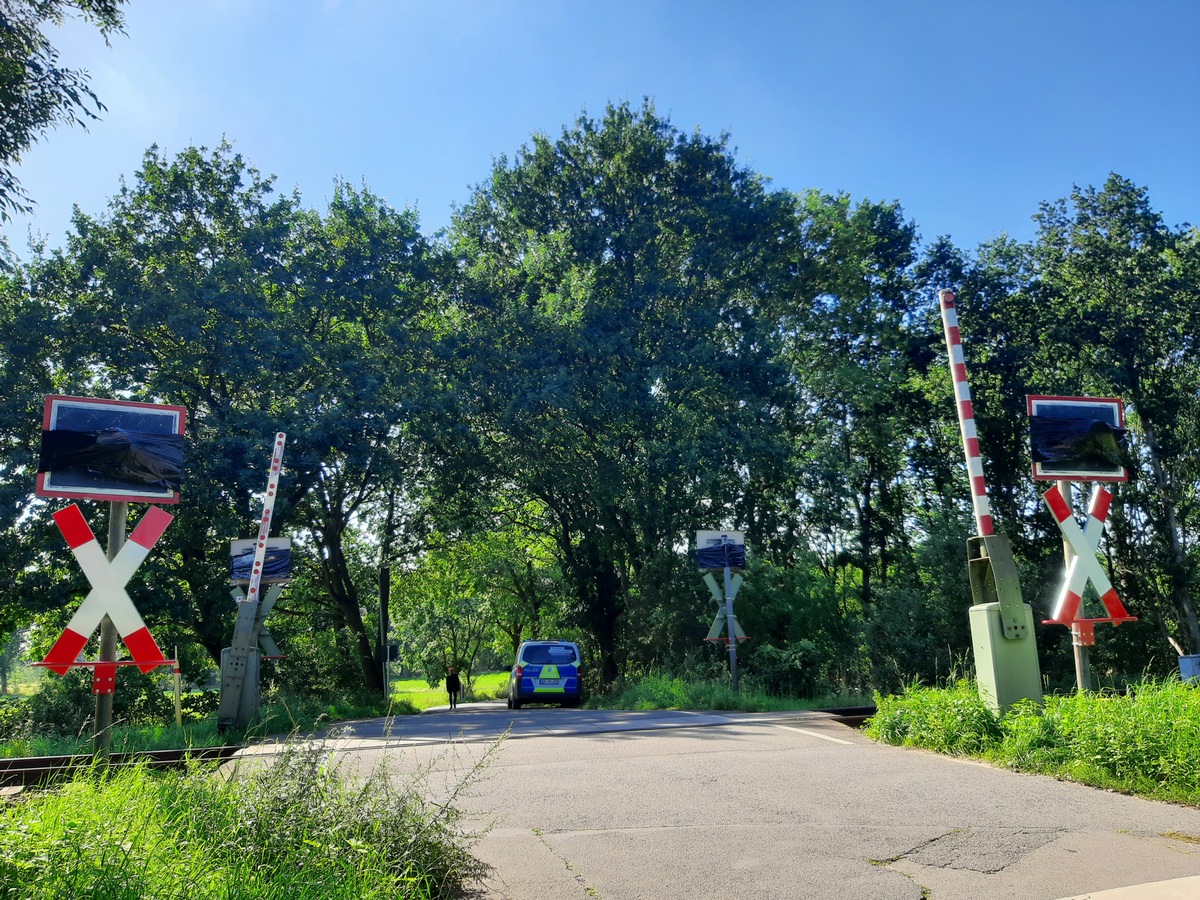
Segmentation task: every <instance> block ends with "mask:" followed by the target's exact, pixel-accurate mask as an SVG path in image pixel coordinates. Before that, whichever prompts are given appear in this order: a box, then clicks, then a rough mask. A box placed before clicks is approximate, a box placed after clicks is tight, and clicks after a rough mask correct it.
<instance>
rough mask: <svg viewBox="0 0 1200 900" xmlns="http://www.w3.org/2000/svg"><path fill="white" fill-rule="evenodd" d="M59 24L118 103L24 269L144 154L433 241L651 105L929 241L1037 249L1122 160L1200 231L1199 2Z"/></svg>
mask: <svg viewBox="0 0 1200 900" xmlns="http://www.w3.org/2000/svg"><path fill="white" fill-rule="evenodd" d="M53 39H54V41H55V43H56V45H57V46H58V47H59V49H60V51H61V55H62V61H63V63H65V64H67V65H71V66H74V67H82V68H85V69H87V70H88V71H89V72H90V74H91V77H92V84H93V87H94V89H95V90H96V92H97V93H98V94H99V95H100V97H101V99H102V100H103V101H104V103H105V104H106V105H107V106H108V111H107V112H106V113H105V114H104V118H103V121H101V122H99V123H95V124H93V125H92V126H91V128H90V130H89V131H83V130H81V129H78V128H74V129H65V128H64V129H58V130H56V131H52V132H51V133H50V134H49V135H48V136H47V137H46V138H44V139H43V141H42V142H40V143H39V144H37V145H35V146H34V147H33V148H32V149H31V150H30V151H29V152H28V153H26V155H25V158H24V161H23V163H22V165H21V166H20V167H19V169H18V176H19V177H20V178H21V180H22V182H23V184H24V187H25V188H26V190H27V191H28V192H29V193H30V194H31V195H32V196H33V198H34V199H35V200H36V201H37V204H38V205H37V207H36V210H35V212H34V214H33V215H32V216H30V217H20V218H16V219H14V220H13V221H10V222H9V223H7V225H6V226H5V228H4V231H5V234H6V235H7V236H8V239H9V242H10V244H11V246H12V249H13V250H14V251H16V252H17V253H18V255H22V256H24V255H25V245H26V234H27V232H28V230H29V229H30V228H32V229H33V231H34V233H35V234H37V235H40V236H43V237H45V238H46V239H47V241H48V242H49V243H50V245H51V246H56V245H59V244H61V243H62V242H63V241H64V235H65V233H66V231H67V229H68V227H69V222H70V213H71V207H72V204H78V205H79V206H80V208H81V209H82V210H83V211H84V212H86V213H89V214H92V215H98V214H101V213H103V211H104V209H105V205H106V203H107V200H108V198H109V197H111V196H112V195H113V194H115V193H116V192H117V190H118V189H119V187H120V179H121V177H122V176H125V177H128V178H132V176H133V174H134V173H135V172H136V171H137V169H138V166H139V164H140V161H141V158H142V154H143V152H144V151H145V150H146V148H147V147H149V146H150V145H151V144H158V145H159V146H160V148H162V149H163V150H164V151H165V152H167V153H168V154H171V155H174V154H175V153H177V152H178V151H180V150H182V149H183V148H184V147H187V146H189V145H200V146H207V147H213V146H215V145H216V144H217V143H218V142H219V141H220V140H221V138H222V136H225V137H228V138H229V139H230V140H231V141H232V142H233V143H234V146H235V148H236V149H237V150H238V151H239V152H241V153H242V154H243V156H244V157H245V158H246V159H247V160H248V161H249V162H251V163H252V164H253V165H255V166H256V167H257V168H258V169H260V170H261V171H262V172H264V173H267V174H274V175H276V176H278V183H279V187H280V188H281V189H284V190H289V191H290V190H291V189H292V188H293V187H294V188H297V189H298V190H299V192H300V194H301V197H302V200H303V202H304V204H305V205H307V206H310V207H317V208H323V207H324V205H325V203H326V201H327V199H328V197H329V195H330V193H331V188H332V185H333V182H334V179H335V177H340V178H344V179H347V180H349V181H351V182H353V183H355V184H362V183H365V184H367V185H368V186H369V187H370V188H371V189H372V190H373V191H375V192H376V193H378V194H380V195H382V196H383V197H385V198H386V199H387V200H388V201H389V202H390V203H391V204H392V205H393V206H397V207H403V206H416V207H417V209H418V210H419V212H420V217H421V223H422V229H423V230H424V231H426V232H427V233H432V232H433V231H435V230H437V229H438V228H441V227H444V226H446V225H447V224H449V221H450V216H451V212H452V209H453V206H454V205H455V204H460V205H461V204H462V203H464V202H465V201H466V200H467V198H468V197H469V196H470V189H471V187H472V186H473V185H475V184H478V183H480V182H482V181H484V180H486V179H487V177H488V175H489V172H490V170H491V165H492V161H493V160H494V159H495V158H496V157H499V156H502V155H507V156H508V157H509V158H512V157H513V156H514V155H515V153H516V152H517V151H518V150H519V149H520V147H521V146H522V144H524V143H526V142H527V141H528V139H529V136H530V135H531V134H532V133H534V132H543V133H547V134H550V135H557V134H558V133H559V132H560V131H561V130H562V128H563V126H564V125H566V124H569V123H570V122H572V121H573V120H574V119H575V118H576V117H577V116H578V115H579V114H580V113H583V112H585V111H586V112H587V113H588V114H589V115H592V116H596V117H598V116H599V115H600V114H601V113H602V112H603V109H604V106H605V104H606V103H607V102H609V101H612V102H620V101H624V100H628V101H630V102H631V103H633V104H635V105H636V104H639V103H640V102H641V99H642V97H643V96H646V97H649V98H651V100H652V101H653V102H654V104H655V106H656V109H657V110H658V112H659V113H660V114H663V115H666V116H668V117H669V118H670V120H671V122H672V123H673V124H674V125H675V126H676V127H678V128H680V129H681V130H684V131H692V130H694V129H697V128H699V129H700V130H701V131H703V132H704V133H706V134H710V135H716V134H720V133H721V132H728V133H729V135H730V138H731V143H732V145H733V146H734V147H735V148H736V150H737V155H738V158H739V160H740V161H741V162H742V163H743V164H744V165H746V166H749V167H750V168H752V169H754V170H756V171H758V172H760V173H761V174H763V175H765V176H767V177H768V178H770V179H771V183H772V185H773V186H774V187H776V188H782V189H787V190H797V191H799V190H804V189H806V188H818V189H821V190H824V191H828V192H846V193H848V194H850V195H851V196H852V197H853V198H855V199H859V200H861V199H871V200H899V201H900V203H901V204H902V205H903V207H904V209H905V211H906V213H907V215H908V216H909V217H910V218H911V219H913V220H915V221H916V223H917V225H918V229H919V231H920V233H921V235H922V237H923V238H924V239H925V240H926V241H929V240H932V239H933V238H934V237H936V236H938V235H942V234H949V235H950V236H951V237H952V238H953V239H954V240H955V242H956V243H957V244H959V245H960V246H962V247H965V248H968V249H971V248H974V247H975V245H976V244H978V243H979V242H980V241H983V240H986V239H988V238H990V237H993V236H995V235H998V234H1000V233H1007V234H1009V235H1012V236H1013V237H1016V238H1019V239H1028V238H1030V237H1032V235H1033V231H1034V229H1033V224H1032V222H1031V221H1030V217H1031V216H1032V215H1033V214H1034V213H1035V212H1036V210H1037V206H1038V203H1039V202H1040V201H1044V200H1054V199H1057V198H1059V197H1064V196H1066V195H1067V194H1068V193H1069V192H1070V190H1071V186H1072V185H1073V184H1080V185H1089V184H1092V185H1097V186H1099V185H1100V184H1101V183H1102V182H1103V181H1104V179H1105V177H1106V176H1107V174H1108V173H1109V172H1110V171H1116V172H1118V173H1120V174H1121V175H1124V176H1126V177H1128V178H1130V179H1132V180H1133V181H1134V182H1136V183H1138V184H1140V185H1143V186H1145V187H1147V188H1149V191H1150V198H1151V202H1152V204H1153V205H1154V207H1155V208H1156V209H1158V210H1159V211H1161V212H1162V213H1163V215H1164V218H1165V219H1166V221H1167V223H1168V224H1171V225H1178V224H1182V223H1184V222H1192V223H1200V49H1198V48H1200V2H1195V0H1139V2H1115V0H1112V2H1110V0H1059V2H1055V0H1032V2H1030V0H1007V2H993V3H989V2H984V0H955V2H951V0H943V2H932V0H931V2H923V0H909V2H904V0H889V2H883V0H879V2H876V0H861V2H854V0H842V2H835V0H827V2H803V0H796V2H783V0H742V2H737V3H734V2H715V0H607V2H598V0H570V2H568V0H523V2H517V0H423V2H413V0H186V2H185V0H132V2H130V3H129V4H128V6H127V23H126V34H125V35H117V36H114V37H113V39H112V43H111V47H106V46H105V44H104V41H103V40H102V39H101V38H100V37H99V36H98V35H97V34H96V33H95V32H94V30H91V29H89V28H86V27H83V26H78V25H69V26H67V27H66V28H64V29H61V30H56V31H55V33H54V35H53Z"/></svg>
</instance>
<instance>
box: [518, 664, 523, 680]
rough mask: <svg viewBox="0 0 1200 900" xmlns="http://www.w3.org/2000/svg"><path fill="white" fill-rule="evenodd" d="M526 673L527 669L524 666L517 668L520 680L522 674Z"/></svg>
mask: <svg viewBox="0 0 1200 900" xmlns="http://www.w3.org/2000/svg"><path fill="white" fill-rule="evenodd" d="M524 672H525V667H524V666H517V677H518V678H520V677H521V675H522V674H524Z"/></svg>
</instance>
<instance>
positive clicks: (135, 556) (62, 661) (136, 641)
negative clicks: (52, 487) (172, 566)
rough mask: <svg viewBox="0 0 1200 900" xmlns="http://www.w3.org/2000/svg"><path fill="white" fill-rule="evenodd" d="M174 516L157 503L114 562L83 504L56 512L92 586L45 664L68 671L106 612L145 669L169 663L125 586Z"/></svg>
mask: <svg viewBox="0 0 1200 900" xmlns="http://www.w3.org/2000/svg"><path fill="white" fill-rule="evenodd" d="M173 518H174V517H173V516H172V515H171V514H170V513H168V512H166V511H165V510H162V509H159V508H158V507H157V506H151V507H150V509H149V510H148V511H147V512H146V514H145V515H144V516H142V519H141V521H140V522H138V524H137V527H136V528H135V529H134V530H133V534H132V535H130V537H129V540H128V541H126V542H125V544H124V545H123V546H122V547H121V549H120V551H119V552H118V553H117V554H116V556H115V557H114V558H113V560H112V561H111V562H110V561H109V560H108V559H107V558H106V557H105V554H104V551H103V550H101V549H100V542H99V541H97V540H96V536H95V535H94V534H93V533H92V529H91V528H90V527H89V526H88V523H87V520H86V519H84V517H83V513H82V512H81V511H80V509H79V506H78V505H76V504H74V503H72V504H71V505H70V506H68V507H67V508H66V509H63V510H60V511H58V512H56V513H54V521H55V524H57V525H58V529H59V531H61V532H62V535H63V537H64V538H66V541H67V546H68V547H70V548H71V552H72V553H73V554H74V556H75V558H76V559H77V560H78V561H79V565H80V568H82V569H83V573H84V574H85V575H86V576H87V579H88V582H89V583H90V584H91V585H92V589H91V591H90V592H89V593H88V595H87V597H85V598H84V601H83V603H82V604H80V606H79V609H77V610H76V611H75V615H73V616H72V617H71V621H70V622H68V623H67V627H66V628H65V629H63V633H62V634H61V635H60V636H59V638H58V640H57V641H55V642H54V646H53V647H51V648H50V652H49V653H47V654H46V658H45V659H44V660H43V664H44V665H45V666H46V667H47V668H49V669H52V670H53V671H55V672H57V673H58V674H59V675H65V674H66V673H67V670H68V669H70V668H71V666H72V665H74V664H75V660H76V658H77V657H78V656H79V654H80V652H81V651H82V650H83V648H84V647H85V646H86V645H87V642H88V639H89V638H90V637H91V635H92V633H93V632H94V631H95V630H96V627H97V626H98V625H99V624H100V623H101V621H102V620H103V619H104V616H105V615H107V616H108V617H109V618H110V619H111V620H112V622H113V624H114V625H115V626H116V628H117V632H118V633H119V634H120V635H121V638H122V639H123V640H124V641H125V646H126V647H128V648H129V654H130V656H132V657H133V659H134V662H136V664H137V666H138V668H139V669H141V670H142V671H143V672H149V671H150V670H151V669H154V668H156V667H157V666H161V665H164V664H166V662H167V660H166V659H165V658H164V657H163V655H162V651H161V650H159V648H158V644H157V643H155V640H154V637H153V636H152V635H151V634H150V630H149V629H148V628H147V627H146V623H145V622H143V621H142V617H141V616H140V615H139V614H138V611H137V608H136V607H135V606H134V605H133V601H132V600H131V599H130V598H129V594H128V593H126V591H125V585H126V584H128V583H129V579H130V578H132V577H133V573H134V572H136V571H137V568H138V566H140V565H141V564H142V562H143V561H145V559H146V557H147V556H148V555H149V554H150V550H151V549H152V548H153V547H154V545H155V543H156V542H157V541H158V539H159V538H160V537H161V536H162V533H163V532H164V531H165V530H166V528H167V526H168V525H169V524H171V520H172V519H173Z"/></svg>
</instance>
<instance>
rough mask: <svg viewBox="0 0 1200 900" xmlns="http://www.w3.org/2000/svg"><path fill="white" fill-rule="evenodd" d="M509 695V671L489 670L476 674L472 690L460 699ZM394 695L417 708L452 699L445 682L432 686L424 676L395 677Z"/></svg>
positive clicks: (472, 681)
mask: <svg viewBox="0 0 1200 900" xmlns="http://www.w3.org/2000/svg"><path fill="white" fill-rule="evenodd" d="M507 696H508V672H507V671H505V672H487V673H484V674H482V675H476V676H474V677H473V678H472V680H471V691H470V693H469V694H463V696H461V697H459V700H460V701H461V702H463V703H470V702H472V701H476V700H495V699H497V698H501V697H507ZM392 697H393V699H394V700H395V701H397V702H402V703H408V704H411V705H412V706H413V707H415V708H416V709H417V710H425V709H429V708H431V707H434V706H446V705H448V704H449V702H450V700H449V697H448V695H447V694H446V687H445V682H442V683H441V684H439V685H438V686H437V687H430V686H429V683H428V682H427V681H426V680H425V679H424V678H405V679H399V680H396V679H394V680H393V681H392Z"/></svg>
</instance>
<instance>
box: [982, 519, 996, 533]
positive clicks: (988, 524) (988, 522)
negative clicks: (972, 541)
mask: <svg viewBox="0 0 1200 900" xmlns="http://www.w3.org/2000/svg"><path fill="white" fill-rule="evenodd" d="M979 533H980V534H995V533H996V527H995V526H994V525H993V524H992V517H991V516H980V517H979Z"/></svg>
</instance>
